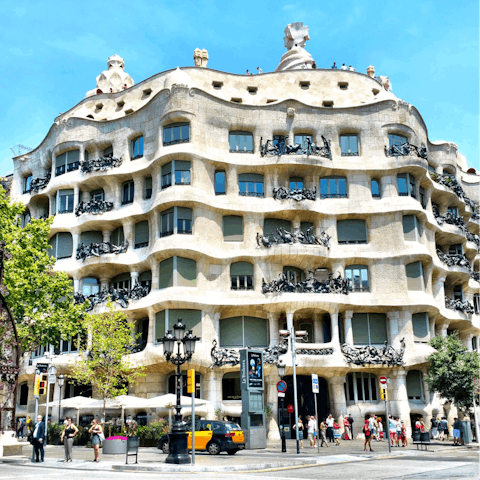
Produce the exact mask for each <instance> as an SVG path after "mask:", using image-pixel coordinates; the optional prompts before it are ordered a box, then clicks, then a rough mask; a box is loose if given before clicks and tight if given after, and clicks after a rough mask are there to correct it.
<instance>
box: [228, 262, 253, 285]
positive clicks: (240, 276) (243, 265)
mask: <svg viewBox="0 0 480 480" xmlns="http://www.w3.org/2000/svg"><path fill="white" fill-rule="evenodd" d="M230 280H231V284H232V290H253V265H252V264H251V263H248V262H236V263H232V264H231V265H230Z"/></svg>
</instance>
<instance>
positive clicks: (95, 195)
mask: <svg viewBox="0 0 480 480" xmlns="http://www.w3.org/2000/svg"><path fill="white" fill-rule="evenodd" d="M90 199H91V200H92V201H94V202H103V201H104V200H105V192H104V191H103V188H100V189H98V190H93V191H92V192H90Z"/></svg>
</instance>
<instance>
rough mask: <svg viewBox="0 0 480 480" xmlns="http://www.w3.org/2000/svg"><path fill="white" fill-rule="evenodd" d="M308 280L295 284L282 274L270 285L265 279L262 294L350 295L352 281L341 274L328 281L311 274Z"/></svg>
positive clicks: (329, 276) (331, 277)
mask: <svg viewBox="0 0 480 480" xmlns="http://www.w3.org/2000/svg"><path fill="white" fill-rule="evenodd" d="M309 273H310V275H309V277H308V278H306V279H305V280H303V281H301V282H293V281H291V279H290V278H288V275H287V274H286V273H281V274H280V276H279V278H278V280H272V281H271V282H270V283H267V282H265V279H263V284H262V292H263V293H264V294H265V293H282V292H285V293H339V294H343V295H348V293H349V285H350V280H349V279H348V278H343V277H342V276H341V275H340V273H339V274H338V275H337V276H336V277H334V276H333V274H331V273H330V274H329V275H328V279H327V280H323V281H320V280H317V279H316V278H315V277H314V276H313V272H309Z"/></svg>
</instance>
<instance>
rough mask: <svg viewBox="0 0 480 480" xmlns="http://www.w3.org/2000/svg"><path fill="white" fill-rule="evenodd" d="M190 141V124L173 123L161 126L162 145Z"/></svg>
mask: <svg viewBox="0 0 480 480" xmlns="http://www.w3.org/2000/svg"><path fill="white" fill-rule="evenodd" d="M189 141H190V124H188V123H173V124H171V125H168V126H167V127H163V145H175V144H176V143H186V142H189Z"/></svg>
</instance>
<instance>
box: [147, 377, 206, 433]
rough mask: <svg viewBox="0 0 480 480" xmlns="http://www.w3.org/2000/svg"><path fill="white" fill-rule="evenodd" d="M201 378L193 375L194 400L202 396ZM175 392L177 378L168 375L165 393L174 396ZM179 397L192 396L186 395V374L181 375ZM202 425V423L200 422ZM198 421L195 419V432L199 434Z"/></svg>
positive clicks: (188, 428) (189, 429) (189, 428)
mask: <svg viewBox="0 0 480 480" xmlns="http://www.w3.org/2000/svg"><path fill="white" fill-rule="evenodd" d="M200 380H201V378H200V374H199V373H196V374H195V398H202V395H201V388H200V387H201V382H200ZM176 392H177V377H176V375H175V374H173V375H170V376H169V377H168V383H167V393H173V394H176ZM181 395H183V396H184V397H190V398H191V397H192V394H191V393H188V392H187V374H186V373H185V374H182V393H181ZM145 417H147V414H145ZM145 422H147V418H145ZM202 423H203V422H202ZM204 423H205V424H211V423H212V422H211V421H204ZM145 425H147V423H145ZM200 425H201V423H200V421H199V420H198V419H197V421H196V422H195V430H196V431H197V432H200V431H201V430H202V429H201V428H200ZM203 430H206V427H205V429H203ZM188 431H191V427H190V426H189V425H187V432H188Z"/></svg>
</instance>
